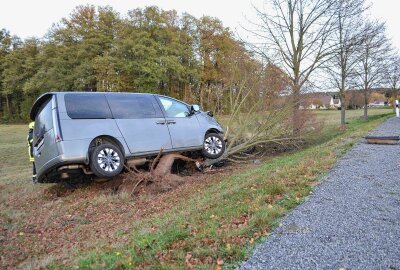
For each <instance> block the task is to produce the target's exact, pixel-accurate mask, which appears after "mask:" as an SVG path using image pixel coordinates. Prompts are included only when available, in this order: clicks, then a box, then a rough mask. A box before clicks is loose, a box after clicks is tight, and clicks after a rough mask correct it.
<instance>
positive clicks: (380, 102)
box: [368, 100, 388, 107]
mask: <svg viewBox="0 0 400 270" xmlns="http://www.w3.org/2000/svg"><path fill="white" fill-rule="evenodd" d="M387 105H388V101H387V100H375V101H373V102H370V103H369V104H368V107H383V106H387Z"/></svg>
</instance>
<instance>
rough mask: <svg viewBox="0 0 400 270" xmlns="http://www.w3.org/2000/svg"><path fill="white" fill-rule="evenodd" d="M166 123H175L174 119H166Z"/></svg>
mask: <svg viewBox="0 0 400 270" xmlns="http://www.w3.org/2000/svg"><path fill="white" fill-rule="evenodd" d="M167 124H176V122H175V120H167Z"/></svg>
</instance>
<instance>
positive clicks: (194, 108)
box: [190, 105, 200, 114]
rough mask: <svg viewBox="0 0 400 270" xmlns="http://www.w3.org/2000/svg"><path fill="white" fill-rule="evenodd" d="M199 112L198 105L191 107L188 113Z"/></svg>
mask: <svg viewBox="0 0 400 270" xmlns="http://www.w3.org/2000/svg"><path fill="white" fill-rule="evenodd" d="M198 111H200V106H199V105H192V106H190V113H191V114H194V113H196V112H198Z"/></svg>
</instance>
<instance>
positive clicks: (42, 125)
mask: <svg viewBox="0 0 400 270" xmlns="http://www.w3.org/2000/svg"><path fill="white" fill-rule="evenodd" d="M51 100H52V99H51V98H50V99H49V100H48V101H46V102H45V103H44V104H43V105H42V106H41V108H40V109H39V113H38V114H37V115H36V118H35V131H34V133H35V136H36V138H40V137H42V136H43V135H44V134H45V133H46V132H47V131H49V130H50V129H52V128H53V114H52V109H51V107H52V106H51Z"/></svg>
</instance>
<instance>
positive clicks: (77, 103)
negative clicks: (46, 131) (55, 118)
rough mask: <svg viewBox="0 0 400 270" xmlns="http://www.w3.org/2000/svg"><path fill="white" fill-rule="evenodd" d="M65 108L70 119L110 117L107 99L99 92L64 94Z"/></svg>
mask: <svg viewBox="0 0 400 270" xmlns="http://www.w3.org/2000/svg"><path fill="white" fill-rule="evenodd" d="M64 99H65V108H66V109H67V114H68V116H69V117H71V118H72V119H106V118H112V115H111V111H110V108H109V107H108V103H107V100H106V98H105V96H104V95H101V94H65V96H64Z"/></svg>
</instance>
